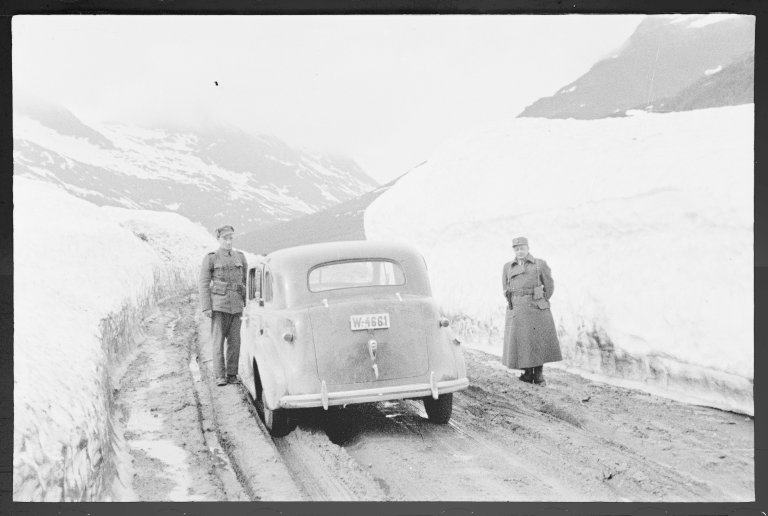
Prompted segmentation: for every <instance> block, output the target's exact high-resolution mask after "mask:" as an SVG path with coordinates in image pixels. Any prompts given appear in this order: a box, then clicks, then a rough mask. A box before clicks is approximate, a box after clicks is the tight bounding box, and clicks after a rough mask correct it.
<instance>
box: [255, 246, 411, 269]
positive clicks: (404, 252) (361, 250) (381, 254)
mask: <svg viewBox="0 0 768 516" xmlns="http://www.w3.org/2000/svg"><path fill="white" fill-rule="evenodd" d="M417 256H421V254H420V253H419V252H418V251H417V250H416V248H415V247H413V246H411V245H409V244H405V243H401V242H391V241H384V240H350V241H341V242H323V243H320V244H307V245H301V246H296V247H288V248H285V249H280V250H277V251H273V252H271V253H269V254H268V255H266V257H265V258H264V261H265V262H267V263H269V264H270V265H272V266H288V267H291V266H293V267H311V266H313V265H316V264H319V263H324V262H331V261H334V260H355V259H365V258H388V259H392V260H395V261H401V260H407V259H409V258H413V257H417Z"/></svg>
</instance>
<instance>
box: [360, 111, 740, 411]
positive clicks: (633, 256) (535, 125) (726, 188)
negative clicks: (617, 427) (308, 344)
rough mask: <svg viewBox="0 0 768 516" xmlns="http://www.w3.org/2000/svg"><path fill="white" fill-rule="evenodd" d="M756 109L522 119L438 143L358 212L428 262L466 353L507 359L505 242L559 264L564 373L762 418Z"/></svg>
mask: <svg viewBox="0 0 768 516" xmlns="http://www.w3.org/2000/svg"><path fill="white" fill-rule="evenodd" d="M753 112H754V105H745V106H737V107H725V108H715V109H706V110H699V111H691V112H684V113H668V114H645V113H637V114H634V115H632V116H629V117H617V118H608V119H601V120H587V121H584V120H572V119H571V120H550V119H540V118H518V119H513V120H509V121H504V122H502V123H498V124H496V125H493V126H486V127H482V128H478V129H475V130H471V131H468V132H466V133H464V134H462V135H459V136H457V137H456V138H454V139H452V140H450V141H447V142H445V143H444V144H443V145H441V146H440V147H439V148H437V149H436V150H435V151H434V153H433V155H432V156H431V158H430V159H429V160H428V161H427V163H425V164H424V165H422V166H420V167H418V168H416V169H414V170H413V171H411V172H410V173H409V174H408V175H407V176H405V177H403V178H402V179H401V180H400V181H398V183H397V184H396V185H395V186H394V187H392V188H391V189H390V190H389V191H388V192H386V193H385V194H383V195H382V196H381V197H379V198H378V199H377V200H376V201H374V203H373V204H372V205H371V206H370V207H369V208H368V210H367V211H366V214H365V229H366V234H367V237H368V238H369V239H388V240H402V241H406V242H408V243H411V244H413V245H415V246H416V247H417V248H419V249H420V250H421V252H422V253H423V254H424V256H425V258H426V260H427V264H428V267H429V272H430V276H431V280H432V285H433V291H434V294H435V296H436V298H437V299H438V301H439V302H440V303H441V305H442V307H443V309H444V310H445V312H446V314H448V315H450V316H452V320H453V326H454V329H455V330H456V331H457V332H458V333H459V334H460V335H462V336H463V339H464V341H465V343H466V344H467V345H469V346H474V347H478V348H481V349H484V350H486V351H490V352H492V353H495V354H497V355H500V354H501V350H502V339H503V334H504V332H503V330H504V310H505V305H506V302H505V300H504V298H503V294H502V286H501V270H502V265H503V264H504V263H505V262H506V261H509V260H510V259H512V258H513V256H514V254H513V250H512V246H511V240H512V238H513V237H515V236H519V235H524V236H527V237H528V238H529V241H530V248H531V254H532V255H534V256H536V257H540V258H543V259H545V260H546V261H547V262H548V263H549V265H550V266H551V268H552V271H553V276H554V280H555V292H554V297H553V299H552V312H553V315H554V317H555V322H556V325H557V327H558V331H559V335H560V341H561V346H562V349H563V356H564V361H563V362H561V363H559V367H564V368H566V369H568V370H571V371H573V372H577V373H579V374H582V375H584V376H587V377H593V378H595V379H600V380H603V381H609V382H612V383H617V384H620V385H624V386H628V387H634V388H639V389H642V390H646V391H648V392H652V393H655V394H659V395H663V396H667V397H671V398H674V399H679V400H681V401H686V402H691V403H698V404H703V405H709V406H714V407H719V408H723V409H728V410H733V411H737V412H743V413H747V414H754V406H753V396H752V385H753V369H754V366H753V358H754V353H753V342H754V335H753V310H754V305H753V256H754V253H753V164H754V161H753V143H754V136H753V126H754V113H753Z"/></svg>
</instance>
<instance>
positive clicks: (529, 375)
mask: <svg viewBox="0 0 768 516" xmlns="http://www.w3.org/2000/svg"><path fill="white" fill-rule="evenodd" d="M517 379H518V380H520V381H521V382H526V383H533V368H532V367H526V368H525V369H523V374H521V375H520V376H518V377H517Z"/></svg>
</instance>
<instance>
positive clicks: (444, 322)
mask: <svg viewBox="0 0 768 516" xmlns="http://www.w3.org/2000/svg"><path fill="white" fill-rule="evenodd" d="M439 324H440V327H441V328H447V327H448V326H449V325H450V324H451V321H449V320H448V319H446V318H445V317H441V318H440V323H439Z"/></svg>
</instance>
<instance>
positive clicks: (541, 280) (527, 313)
mask: <svg viewBox="0 0 768 516" xmlns="http://www.w3.org/2000/svg"><path fill="white" fill-rule="evenodd" d="M537 265H538V274H537ZM537 285H543V286H544V299H545V300H546V301H536V300H534V299H533V295H532V294H533V287H535V286H537ZM502 289H503V291H504V294H505V297H506V295H507V293H510V292H511V294H512V309H507V313H506V320H505V325H504V351H503V353H502V357H501V361H502V363H504V364H505V365H506V366H507V367H511V368H514V369H523V368H526V367H536V366H540V365H542V364H544V363H546V362H557V361H559V360H562V355H561V353H560V342H559V341H558V339H557V330H556V329H555V321H554V319H553V317H552V312H551V311H550V307H549V299H550V298H551V297H552V294H553V293H554V291H555V282H554V281H553V280H552V271H551V270H550V268H549V265H547V262H545V261H544V260H541V259H537V258H534V257H533V256H531V255H530V254H529V255H528V256H527V257H526V259H525V261H524V262H523V265H520V264H519V263H517V260H515V261H511V262H507V263H505V264H504V268H503V270H502Z"/></svg>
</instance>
